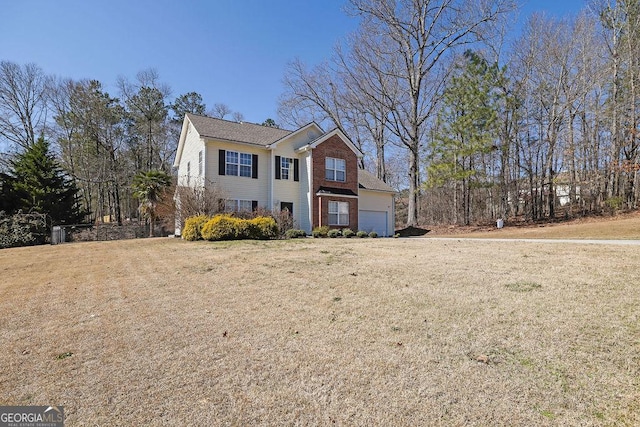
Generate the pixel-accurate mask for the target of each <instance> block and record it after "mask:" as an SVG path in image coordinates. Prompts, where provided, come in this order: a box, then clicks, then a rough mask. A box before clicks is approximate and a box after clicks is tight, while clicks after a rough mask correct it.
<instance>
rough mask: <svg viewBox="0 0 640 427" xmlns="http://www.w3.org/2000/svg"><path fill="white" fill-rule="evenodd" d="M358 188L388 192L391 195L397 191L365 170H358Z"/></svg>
mask: <svg viewBox="0 0 640 427" xmlns="http://www.w3.org/2000/svg"><path fill="white" fill-rule="evenodd" d="M358 186H359V187H360V188H364V189H365V190H375V191H386V192H389V193H395V192H396V190H394V189H393V188H392V187H391V186H389V185H388V184H387V183H385V182H384V181H382V180H381V179H378V178H377V177H376V176H375V175H374V174H372V173H370V172H367V171H366V170H364V169H358Z"/></svg>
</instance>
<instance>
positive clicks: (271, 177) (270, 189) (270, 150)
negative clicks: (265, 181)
mask: <svg viewBox="0 0 640 427" xmlns="http://www.w3.org/2000/svg"><path fill="white" fill-rule="evenodd" d="M274 162H275V160H274V158H273V149H272V148H271V146H269V163H271V166H269V170H270V171H271V174H270V176H269V205H268V206H269V210H271V211H273V209H274V206H273V181H275V180H274V176H275V166H274Z"/></svg>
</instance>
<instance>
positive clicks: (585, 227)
mask: <svg viewBox="0 0 640 427" xmlns="http://www.w3.org/2000/svg"><path fill="white" fill-rule="evenodd" d="M426 228H428V229H430V231H429V233H428V234H427V235H426V237H430V236H439V237H443V236H456V237H477V238H506V239H511V238H513V239H516V238H518V239H519V238H522V239H597V240H611V239H625V240H640V212H632V213H627V214H621V215H617V216H604V217H589V218H581V219H574V220H571V221H563V222H554V223H522V222H510V223H509V222H508V223H505V224H504V228H502V229H498V228H497V227H496V225H495V224H485V225H477V226H469V227H464V226H433V227H432V226H427V227H426Z"/></svg>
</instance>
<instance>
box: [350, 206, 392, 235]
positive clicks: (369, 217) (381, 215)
mask: <svg viewBox="0 0 640 427" xmlns="http://www.w3.org/2000/svg"><path fill="white" fill-rule="evenodd" d="M358 229H359V230H363V231H368V232H371V231H375V232H376V233H378V236H388V235H389V233H388V228H387V213H386V212H385V211H360V212H359V217H358Z"/></svg>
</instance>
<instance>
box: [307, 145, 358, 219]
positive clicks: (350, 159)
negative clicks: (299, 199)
mask: <svg viewBox="0 0 640 427" xmlns="http://www.w3.org/2000/svg"><path fill="white" fill-rule="evenodd" d="M327 157H333V158H336V159H344V160H345V167H346V171H345V172H346V176H345V181H344V182H339V181H327V179H326V178H325V159H326V158H327ZM312 159H313V195H314V197H313V228H315V227H317V226H318V225H319V224H320V223H322V225H328V223H329V200H333V201H339V202H349V225H348V226H340V227H337V226H336V227H332V228H351V229H352V230H353V231H357V230H358V199H357V198H348V197H339V196H320V197H319V196H316V193H317V192H318V190H319V189H320V187H321V186H324V187H333V188H341V189H349V190H351V191H353V192H354V193H355V194H358V157H357V156H356V154H355V153H354V152H353V151H351V149H350V148H349V147H348V146H347V145H346V144H345V143H344V141H343V140H342V138H340V137H339V136H338V135H334V136H332V137H331V138H329V139H327V140H326V141H324V142H323V143H322V144H320V145H318V146H317V147H316V148H314V149H313V153H312ZM320 199H322V221H320V208H319V200H320Z"/></svg>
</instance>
